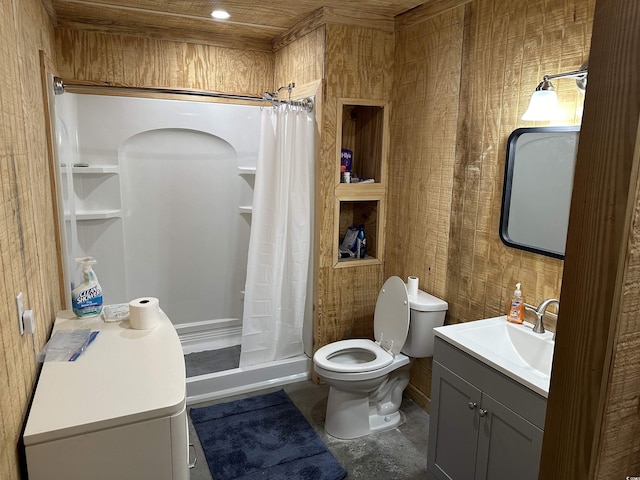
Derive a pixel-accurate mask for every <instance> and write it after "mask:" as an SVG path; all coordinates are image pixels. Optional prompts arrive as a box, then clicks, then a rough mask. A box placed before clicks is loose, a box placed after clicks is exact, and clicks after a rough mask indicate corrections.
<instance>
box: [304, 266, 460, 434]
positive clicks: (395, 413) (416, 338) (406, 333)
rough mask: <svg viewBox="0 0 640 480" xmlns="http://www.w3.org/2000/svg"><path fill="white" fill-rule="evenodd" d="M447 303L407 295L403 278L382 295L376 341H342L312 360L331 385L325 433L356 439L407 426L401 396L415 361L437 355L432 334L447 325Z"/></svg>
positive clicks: (376, 319)
mask: <svg viewBox="0 0 640 480" xmlns="http://www.w3.org/2000/svg"><path fill="white" fill-rule="evenodd" d="M447 307H448V306H447V302H445V301H443V300H440V299H439V298H436V297H434V296H432V295H429V294H428V293H425V292H423V291H420V290H418V294H417V295H408V294H407V288H406V285H405V283H404V282H403V281H402V279H400V278H399V277H390V278H389V279H387V281H386V282H385V283H384V285H383V286H382V289H381V290H380V293H379V294H378V300H377V302H376V309H375V313H374V338H375V341H373V340H368V339H349V340H340V341H337V342H333V343H330V344H328V345H325V346H324V347H321V348H320V349H318V351H316V353H315V354H314V356H313V364H314V370H315V372H316V374H317V375H318V377H319V378H320V379H321V380H323V381H324V382H326V383H327V384H328V385H329V398H328V400H327V412H326V418H325V430H326V432H327V433H328V434H329V435H331V436H333V437H337V438H341V439H352V438H358V437H362V436H364V435H368V434H371V433H374V432H380V431H384V430H389V429H392V428H395V427H397V426H398V425H400V424H401V423H402V422H403V421H404V416H403V414H402V412H401V411H400V404H401V403H402V393H403V392H404V389H405V388H406V387H407V385H408V384H409V372H410V362H411V359H410V357H414V358H417V357H428V356H432V355H433V328H434V327H438V326H441V325H443V324H444V317H445V313H446V310H447Z"/></svg>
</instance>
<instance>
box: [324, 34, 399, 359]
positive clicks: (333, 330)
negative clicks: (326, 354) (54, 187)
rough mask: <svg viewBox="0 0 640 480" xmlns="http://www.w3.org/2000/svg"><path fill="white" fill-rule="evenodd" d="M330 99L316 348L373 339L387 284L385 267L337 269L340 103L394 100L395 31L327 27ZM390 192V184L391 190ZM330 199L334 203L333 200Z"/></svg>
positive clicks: (327, 101)
mask: <svg viewBox="0 0 640 480" xmlns="http://www.w3.org/2000/svg"><path fill="white" fill-rule="evenodd" d="M325 29H326V34H325V45H326V51H325V52H326V53H325V81H326V84H325V96H324V112H323V125H322V133H321V135H322V145H321V150H320V158H319V163H320V165H319V169H320V174H319V176H318V179H317V182H316V185H317V187H318V188H319V189H320V191H319V195H320V198H322V199H324V204H323V205H322V208H321V210H320V212H319V213H320V215H321V218H319V219H318V222H319V223H318V225H319V231H320V234H319V237H320V251H319V265H320V267H319V271H318V274H319V278H318V331H317V332H316V339H315V340H316V344H315V348H319V347H321V346H323V345H325V344H326V343H329V342H333V341H336V340H340V339H343V338H347V337H349V336H353V337H362V338H372V337H373V310H374V308H375V302H376V298H377V295H378V291H379V289H380V287H381V286H382V280H383V268H382V264H376V265H361V266H358V267H353V268H334V267H333V266H334V264H335V263H336V257H335V251H334V249H335V245H334V244H335V237H334V231H335V228H337V227H338V226H339V223H338V224H336V223H334V222H339V220H337V219H336V218H335V216H336V215H337V213H336V210H335V200H334V189H335V187H336V183H337V182H336V180H337V177H338V176H337V171H338V167H339V162H340V159H339V156H337V154H336V152H337V151H338V149H339V144H340V140H338V139H337V138H336V135H337V132H338V125H337V122H338V118H339V116H338V99H339V98H352V99H353V98H358V99H369V100H382V101H385V102H386V101H388V100H389V99H390V97H391V86H392V68H393V44H394V42H393V33H391V32H386V31H380V30H375V29H370V28H365V27H347V26H344V25H335V24H327V25H326V26H325ZM385 188H386V186H385ZM327 200H328V201H327Z"/></svg>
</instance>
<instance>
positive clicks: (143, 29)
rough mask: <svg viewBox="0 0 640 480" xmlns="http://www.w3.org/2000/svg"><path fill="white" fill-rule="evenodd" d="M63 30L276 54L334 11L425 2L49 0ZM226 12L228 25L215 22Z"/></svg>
mask: <svg viewBox="0 0 640 480" xmlns="http://www.w3.org/2000/svg"><path fill="white" fill-rule="evenodd" d="M44 3H45V5H46V6H47V8H48V10H49V13H50V15H51V16H52V18H53V20H54V24H55V25H56V26H57V27H60V28H70V29H78V30H90V31H97V32H103V33H118V34H130V35H142V36H146V37H151V38H159V39H168V40H178V41H180V40H182V41H193V42H200V43H207V44H214V45H221V46H234V45H235V46H238V48H249V49H256V50H271V49H273V45H274V43H275V41H276V40H277V39H278V37H280V36H281V35H284V34H285V33H286V32H288V31H289V30H291V29H292V28H294V27H295V26H296V24H298V23H299V22H302V21H304V20H305V19H308V18H309V17H311V16H313V15H314V14H315V15H318V12H329V13H330V14H331V15H333V16H337V15H339V16H343V17H351V18H353V19H354V21H356V20H369V21H386V22H388V23H389V24H391V25H392V24H393V18H394V17H395V16H397V15H399V14H401V13H404V12H406V11H408V10H410V9H412V8H414V7H416V6H418V5H421V4H423V3H426V0H366V1H362V0H268V1H264V0H44ZM214 9H224V10H226V11H227V12H228V13H229V14H230V15H231V16H230V18H229V19H228V20H215V19H213V18H211V12H212V11H213V10H214Z"/></svg>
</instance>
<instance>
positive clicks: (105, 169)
mask: <svg viewBox="0 0 640 480" xmlns="http://www.w3.org/2000/svg"><path fill="white" fill-rule="evenodd" d="M61 168H62V173H67V172H68V171H69V167H61ZM71 172H72V173H73V174H74V175H82V174H85V173H119V172H120V170H119V168H118V165H91V166H89V167H71Z"/></svg>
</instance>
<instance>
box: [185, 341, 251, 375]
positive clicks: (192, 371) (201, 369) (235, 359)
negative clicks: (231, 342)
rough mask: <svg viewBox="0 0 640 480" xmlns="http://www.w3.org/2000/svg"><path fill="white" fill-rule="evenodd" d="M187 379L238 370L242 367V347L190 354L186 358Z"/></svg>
mask: <svg viewBox="0 0 640 480" xmlns="http://www.w3.org/2000/svg"><path fill="white" fill-rule="evenodd" d="M184 363H185V366H186V368H187V377H197V376H198V375H206V374H207V373H214V372H222V371H224V370H231V369H233V368H238V365H240V345H235V346H233V347H227V348H219V349H218V350H205V351H203V352H194V353H188V354H186V355H185V356H184Z"/></svg>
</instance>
